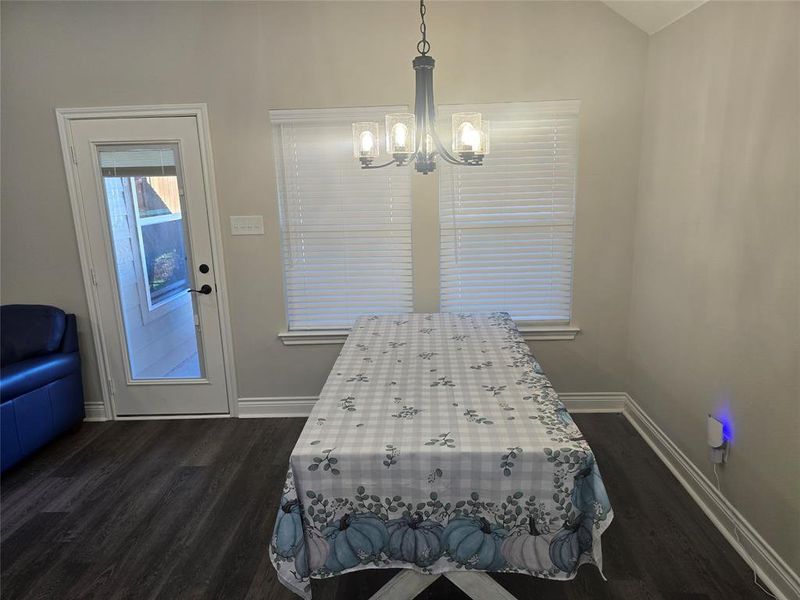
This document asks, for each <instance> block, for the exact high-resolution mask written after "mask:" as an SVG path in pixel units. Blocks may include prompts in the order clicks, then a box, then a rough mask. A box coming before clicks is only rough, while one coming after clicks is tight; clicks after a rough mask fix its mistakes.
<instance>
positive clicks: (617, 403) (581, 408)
mask: <svg viewBox="0 0 800 600" xmlns="http://www.w3.org/2000/svg"><path fill="white" fill-rule="evenodd" d="M558 397H559V398H560V399H561V401H562V402H563V403H564V406H566V407H567V410H568V411H569V412H571V413H621V412H623V411H624V410H625V404H626V403H627V401H628V394H626V393H625V392H564V393H559V394H558Z"/></svg>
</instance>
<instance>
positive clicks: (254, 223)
mask: <svg viewBox="0 0 800 600" xmlns="http://www.w3.org/2000/svg"><path fill="white" fill-rule="evenodd" d="M231 235H264V217H263V216H262V215H246V216H240V217H231Z"/></svg>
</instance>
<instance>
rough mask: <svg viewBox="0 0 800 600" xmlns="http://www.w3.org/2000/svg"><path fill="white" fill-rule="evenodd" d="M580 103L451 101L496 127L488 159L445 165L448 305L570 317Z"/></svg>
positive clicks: (560, 319) (537, 318) (444, 292)
mask: <svg viewBox="0 0 800 600" xmlns="http://www.w3.org/2000/svg"><path fill="white" fill-rule="evenodd" d="M578 106H579V104H578V102H577V101H564V102H539V103H524V104H490V105H483V106H475V107H473V106H470V107H463V106H459V107H449V109H448V110H443V111H442V114H443V116H447V117H449V115H450V114H451V113H452V112H457V111H462V110H467V109H468V110H477V111H480V112H481V113H483V115H484V118H485V119H486V120H488V121H489V122H490V126H491V153H490V154H489V156H487V158H486V160H485V161H484V166H483V167H449V166H446V165H442V170H441V174H440V176H439V214H440V236H441V242H440V243H441V274H440V278H441V309H442V310H443V311H455V312H489V311H499V310H501V311H506V312H508V313H510V314H511V316H512V317H513V318H514V319H516V320H518V321H523V322H530V323H545V324H546V323H566V322H569V320H570V317H571V306H572V254H573V252H572V248H573V232H574V226H575V176H576V170H577V154H578Z"/></svg>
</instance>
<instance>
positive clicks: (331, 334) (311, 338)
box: [278, 329, 350, 346]
mask: <svg viewBox="0 0 800 600" xmlns="http://www.w3.org/2000/svg"><path fill="white" fill-rule="evenodd" d="M349 333H350V330H349V329H317V330H308V331H281V332H280V333H279V334H278V337H279V338H280V340H281V341H282V342H283V345H284V346H310V345H315V344H344V342H345V340H346V339H347V335H348V334H349Z"/></svg>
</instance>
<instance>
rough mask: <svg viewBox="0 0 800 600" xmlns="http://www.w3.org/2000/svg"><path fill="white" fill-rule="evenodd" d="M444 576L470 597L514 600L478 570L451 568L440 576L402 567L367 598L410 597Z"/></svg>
mask: <svg viewBox="0 0 800 600" xmlns="http://www.w3.org/2000/svg"><path fill="white" fill-rule="evenodd" d="M442 576H444V577H447V578H448V579H449V580H450V581H452V582H453V583H454V584H455V585H456V586H458V587H459V588H461V590H462V591H463V592H464V593H465V594H466V595H467V596H469V597H470V598H472V600H517V599H516V598H515V597H514V596H513V595H512V594H511V593H509V592H507V591H506V590H505V588H503V586H501V585H500V584H499V583H497V582H496V581H495V580H494V579H492V578H491V577H489V575H487V574H486V573H481V572H479V571H452V572H450V573H442V575H423V574H422V573H417V572H416V571H413V570H411V569H403V570H402V571H400V572H399V573H398V574H397V575H395V576H394V577H392V578H391V579H390V580H389V581H388V582H387V583H386V585H384V586H383V587H382V588H381V589H379V590H378V591H377V592H375V593H374V594H373V595H372V596H371V597H370V599H369V600H412V599H413V598H415V597H416V596H417V594H419V593H420V592H421V591H422V590H424V589H425V588H426V587H428V586H429V585H430V584H432V583H433V582H434V581H436V580H437V579H439V577H442Z"/></svg>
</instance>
